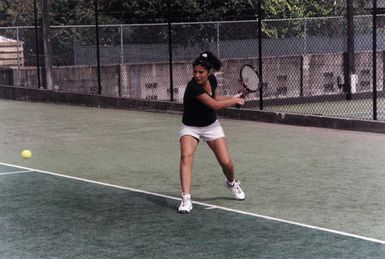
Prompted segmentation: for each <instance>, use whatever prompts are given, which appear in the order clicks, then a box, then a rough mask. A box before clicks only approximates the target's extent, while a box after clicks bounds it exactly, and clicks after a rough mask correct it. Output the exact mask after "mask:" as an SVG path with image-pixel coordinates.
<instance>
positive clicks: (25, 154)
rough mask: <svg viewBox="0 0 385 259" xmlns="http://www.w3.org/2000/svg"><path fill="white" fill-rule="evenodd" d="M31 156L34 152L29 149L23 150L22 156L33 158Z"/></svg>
mask: <svg viewBox="0 0 385 259" xmlns="http://www.w3.org/2000/svg"><path fill="white" fill-rule="evenodd" d="M31 156H32V152H31V151H29V150H28V149H25V150H23V151H21V157H22V158H24V159H28V158H31Z"/></svg>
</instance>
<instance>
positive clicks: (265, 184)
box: [0, 100, 385, 258]
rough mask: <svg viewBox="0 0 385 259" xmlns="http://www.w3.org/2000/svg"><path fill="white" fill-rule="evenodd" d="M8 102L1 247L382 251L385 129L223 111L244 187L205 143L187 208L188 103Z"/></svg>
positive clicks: (133, 253)
mask: <svg viewBox="0 0 385 259" xmlns="http://www.w3.org/2000/svg"><path fill="white" fill-rule="evenodd" d="M0 114H1V119H0V144H1V145H0V146H1V148H0V158H1V159H0V162H1V164H0V195H1V203H0V204H1V205H0V206H1V207H0V230H1V233H2V235H0V256H1V257H3V258H39V257H40V258H180V257H187V258H383V255H384V252H385V216H384V215H385V213H384V212H385V209H384V206H383V205H384V201H385V200H384V197H385V190H384V188H383V187H384V186H385V175H384V170H385V169H384V168H385V160H384V159H383V157H384V155H385V150H384V148H383V147H384V144H385V136H384V135H383V134H375V133H364V132H350V131H340V130H331V129H320V128H307V127H296V126H286V125H276V124H267V123H257V122H250V121H239V120H229V119H221V122H222V125H223V127H224V129H225V132H226V134H227V137H228V142H229V146H230V149H231V152H232V156H233V160H234V162H235V165H236V168H237V175H238V178H239V179H240V180H241V181H242V187H243V189H244V191H245V193H246V200H245V201H243V202H238V201H234V200H232V199H231V195H230V194H229V193H228V192H227V190H226V189H225V188H224V187H223V176H222V175H221V172H220V168H219V167H218V166H217V164H216V161H215V158H214V157H213V155H212V154H211V152H210V151H209V149H208V148H207V147H206V146H205V145H204V143H201V145H200V146H199V150H198V152H197V157H196V161H195V164H194V173H193V200H194V202H195V204H194V209H193V211H192V212H191V213H190V214H187V215H180V214H178V213H176V208H177V206H178V204H179V188H180V187H179V175H178V173H179V172H178V167H179V143H178V137H177V133H178V129H179V125H180V119H181V118H180V114H162V113H149V112H138V111H129V110H114V109H99V108H88V107H79V106H66V105H54V104H42V103H31V102H17V101H5V100H0ZM25 148H28V149H30V150H31V151H32V153H33V156H32V158H31V159H28V160H24V159H22V158H21V157H20V151H21V150H23V149H25Z"/></svg>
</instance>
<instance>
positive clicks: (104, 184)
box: [0, 162, 385, 245]
mask: <svg viewBox="0 0 385 259" xmlns="http://www.w3.org/2000/svg"><path fill="white" fill-rule="evenodd" d="M0 164H1V165H6V166H12V167H17V168H21V169H26V170H31V171H35V172H40V173H43V174H49V175H54V176H59V177H63V178H69V179H73V180H78V181H82V182H87V183H94V184H98V185H103V186H108V187H113V188H117V189H123V190H129V191H133V192H138V193H144V194H149V195H153V196H157V197H162V198H167V199H172V200H181V199H180V198H177V197H173V196H168V195H163V194H159V193H153V192H147V191H143V190H138V189H134V188H128V187H124V186H119V185H114V184H109V183H103V182H98V181H93V180H88V179H83V178H79V177H74V176H68V175H63V174H57V173H52V172H48V171H43V170H38V169H32V168H27V167H23V166H17V165H11V164H6V163H1V162H0ZM193 203H194V204H198V205H202V206H205V207H209V208H208V209H221V210H225V211H230V212H235V213H238V214H243V215H248V216H253V217H257V218H262V219H267V220H271V221H276V222H281V223H286V224H290V225H295V226H300V227H304V228H309V229H315V230H319V231H324V232H329V233H333V234H337V235H341V236H347V237H353V238H357V239H362V240H365V241H370V242H374V243H380V244H383V245H385V240H381V239H376V238H370V237H365V236H361V235H355V234H351V233H347V232H343V231H338V230H334V229H329V228H323V227H317V226H312V225H308V224H303V223H299V222H295V221H290V220H285V219H280V218H275V217H270V216H266V215H261V214H256V213H250V212H246V211H241V210H235V209H230V208H226V207H222V206H217V205H213V204H209V203H204V202H196V201H194V202H193Z"/></svg>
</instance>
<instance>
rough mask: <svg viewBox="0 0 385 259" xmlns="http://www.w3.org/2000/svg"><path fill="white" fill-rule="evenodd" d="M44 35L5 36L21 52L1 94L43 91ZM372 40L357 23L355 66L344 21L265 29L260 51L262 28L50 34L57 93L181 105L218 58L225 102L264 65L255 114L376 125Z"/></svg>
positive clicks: (103, 28) (269, 23)
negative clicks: (204, 60) (200, 66)
mask: <svg viewBox="0 0 385 259" xmlns="http://www.w3.org/2000/svg"><path fill="white" fill-rule="evenodd" d="M379 19H380V20H381V19H382V18H381V17H379ZM169 26H171V27H169ZM96 28H98V35H99V40H98V42H99V45H97V44H96V43H97V40H96ZM38 29H39V30H38V33H39V35H36V28H35V27H33V26H31V27H7V28H0V35H1V36H2V37H4V38H6V39H8V40H9V41H10V42H13V43H14V44H15V46H17V47H16V50H15V49H13V50H10V52H12V51H13V52H12V53H17V55H16V56H15V54H13V55H14V56H13V57H14V58H15V59H16V60H17V61H16V63H15V62H14V63H12V64H11V63H9V64H5V63H3V67H4V68H6V69H4V68H3V70H1V73H2V74H3V76H2V82H1V84H8V85H15V86H20V87H28V88H37V87H39V86H38V70H37V64H38V63H39V64H40V66H41V69H39V71H40V77H41V78H44V77H42V75H44V66H43V65H42V64H43V63H44V59H43V55H42V53H43V50H42V45H43V44H42V41H41V32H40V28H38ZM169 31H171V35H169ZM372 33H373V26H372V20H371V16H356V17H354V38H353V41H354V55H353V57H354V59H353V60H352V59H351V58H350V59H349V53H348V48H347V37H348V36H347V22H346V17H327V18H303V19H285V20H283V19H282V20H263V21H262V34H263V38H262V40H261V41H258V23H257V21H255V20H250V21H234V22H205V23H171V24H168V23H159V24H140V25H139V24H135V25H126V24H124V25H99V26H98V27H96V26H86V25H82V26H52V27H51V28H50V34H49V38H50V43H51V53H52V61H53V69H52V70H53V81H54V86H53V90H55V91H68V92H75V93H94V94H98V93H99V92H100V93H101V94H102V95H108V96H116V97H123V98H124V97H126V98H141V99H151V100H171V101H175V102H182V98H183V93H184V89H185V86H186V84H187V81H188V80H190V79H191V76H192V72H191V62H192V60H193V59H194V58H195V57H196V56H197V55H198V54H199V53H200V52H201V51H203V50H211V51H212V52H213V53H216V54H217V56H218V57H219V58H221V59H222V60H223V61H224V66H223V69H222V70H221V71H220V72H218V73H217V77H218V81H219V86H220V88H219V91H220V93H221V94H235V93H236V92H237V89H238V86H237V79H238V76H239V69H240V67H241V66H242V65H243V64H246V63H248V64H251V65H253V66H254V67H255V68H256V69H257V70H258V69H259V68H258V66H259V64H260V62H259V60H258V57H259V56H262V62H261V63H262V71H263V73H262V81H263V84H262V88H263V89H262V92H263V95H262V96H259V95H258V94H256V95H255V96H250V97H249V99H248V102H247V105H246V107H247V108H250V109H259V108H260V105H259V102H260V101H261V98H262V99H263V109H264V110H267V111H277V112H286V113H301V114H318V115H325V116H337V117H345V118H359V119H372V118H373V116H372V115H373V104H374V103H375V104H376V106H377V107H376V108H377V109H378V119H380V120H385V102H384V98H383V81H384V77H383V72H384V66H383V63H384V60H385V55H384V51H383V50H384V49H385V32H383V31H382V30H378V34H377V41H378V44H377V64H378V66H377V72H378V74H377V89H376V90H377V91H378V94H377V97H376V98H377V99H376V102H374V100H373V80H372V78H373V76H372V73H373V66H372V53H373V48H372ZM36 36H37V37H36ZM36 39H38V40H37V41H36ZM170 40H171V41H170ZM259 42H262V48H261V49H262V53H259ZM170 43H171V44H170ZM37 50H38V51H37ZM97 53H99V56H98V55H97ZM37 54H39V55H37ZM8 59H10V58H9V56H8ZM3 60H4V61H6V58H5V57H4V58H3ZM98 61H99V62H98ZM170 61H171V63H170ZM98 63H99V64H100V66H97V64H98ZM170 64H171V66H170ZM170 67H171V68H172V73H170ZM347 68H349V69H350V70H347ZM98 73H100V83H99V82H98V76H97V75H98ZM7 75H8V76H7ZM170 75H172V80H170ZM349 81H350V84H349V83H348V82H349ZM171 82H172V85H171ZM41 87H44V80H43V83H42V86H41ZM99 87H100V88H101V89H98V88H99Z"/></svg>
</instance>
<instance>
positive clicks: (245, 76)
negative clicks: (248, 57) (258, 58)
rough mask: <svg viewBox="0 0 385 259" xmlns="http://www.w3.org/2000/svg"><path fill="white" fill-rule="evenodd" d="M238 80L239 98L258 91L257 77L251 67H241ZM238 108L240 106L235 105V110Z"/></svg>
mask: <svg viewBox="0 0 385 259" xmlns="http://www.w3.org/2000/svg"><path fill="white" fill-rule="evenodd" d="M239 78H240V79H239V82H240V87H241V89H240V93H241V96H240V97H241V98H246V96H247V95H249V94H251V93H255V92H257V91H258V87H259V83H260V80H259V75H258V73H257V71H255V70H254V68H253V67H252V66H251V65H248V64H246V65H243V66H242V67H241V70H240V71H239ZM240 107H241V106H240V105H237V108H240Z"/></svg>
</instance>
